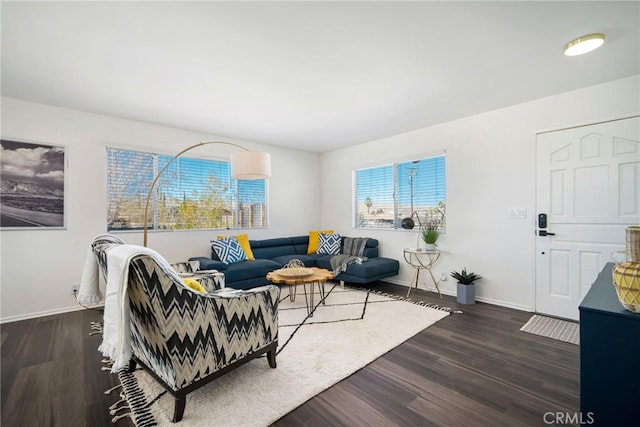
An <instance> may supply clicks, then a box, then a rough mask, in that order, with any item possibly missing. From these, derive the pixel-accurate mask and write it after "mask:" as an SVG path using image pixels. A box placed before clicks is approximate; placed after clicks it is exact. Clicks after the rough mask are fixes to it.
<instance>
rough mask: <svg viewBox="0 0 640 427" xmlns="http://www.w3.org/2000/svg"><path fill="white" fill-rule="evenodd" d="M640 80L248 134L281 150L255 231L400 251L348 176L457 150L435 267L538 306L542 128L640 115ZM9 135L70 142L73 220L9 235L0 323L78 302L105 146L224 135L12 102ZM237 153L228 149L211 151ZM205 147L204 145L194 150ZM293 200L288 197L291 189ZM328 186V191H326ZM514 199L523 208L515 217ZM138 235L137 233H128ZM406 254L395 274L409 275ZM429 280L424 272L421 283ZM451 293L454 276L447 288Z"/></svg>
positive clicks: (520, 304)
mask: <svg viewBox="0 0 640 427" xmlns="http://www.w3.org/2000/svg"><path fill="white" fill-rule="evenodd" d="M639 99H640V76H634V77H630V78H627V79H622V80H617V81H613V82H610V83H607V84H603V85H598V86H593V87H590V88H586V89H582V90H578V91H574V92H569V93H565V94H560V95H557V96H553V97H549V98H544V99H540V100H537V101H534V102H529V103H525V104H520V105H516V106H513V107H509V108H504V109H501V110H496V111H491V112H487V113H484V114H480V115H476V116H473V117H468V118H464V119H460V120H456V121H452V122H448V123H444V124H441V125H437V126H432V127H429V128H424V129H420V130H416V131H414V132H410V133H406V134H402V135H397V136H394V137H390V138H386V139H383V140H379V141H373V142H369V143H366V144H362V145H358V146H356V147H352V148H348V149H344V150H339V151H335V152H331V153H327V154H324V155H322V156H318V155H316V154H312V153H306V152H301V151H293V150H288V149H283V148H278V147H273V146H265V145H261V144H255V143H251V142H247V141H235V142H239V143H241V144H242V145H244V146H246V147H247V148H252V149H258V150H264V151H268V152H270V153H271V155H272V167H273V177H272V178H271V180H270V183H269V190H270V191H269V202H270V210H269V218H270V225H269V228H268V229H266V230H252V231H250V232H249V235H250V237H251V238H255V239H259V238H266V237H278V236H287V235H289V236H290V235H297V234H306V233H307V232H308V230H309V229H315V228H320V227H321V228H334V229H335V230H337V231H339V232H341V233H343V234H346V235H350V236H365V235H366V236H371V237H376V238H378V239H380V241H381V248H380V249H381V255H382V256H388V257H392V258H396V259H399V260H402V249H403V248H404V247H410V246H415V243H416V238H415V232H408V231H361V230H354V229H352V226H351V216H352V208H351V172H352V170H353V169H354V168H358V167H362V166H370V165H376V164H380V163H386V162H389V161H395V160H413V159H416V158H421V157H425V156H429V155H434V154H439V153H441V152H442V150H446V152H447V195H448V197H447V211H448V217H447V224H448V230H447V233H446V235H443V236H442V237H441V238H440V241H439V244H440V248H441V249H442V250H443V251H444V254H443V256H442V258H441V259H440V260H439V261H438V263H437V264H436V266H435V268H434V271H435V273H436V275H437V276H440V274H441V273H443V272H449V271H451V270H452V269H457V268H460V267H462V266H466V267H468V268H470V269H472V270H474V271H476V272H478V273H480V274H483V275H484V276H485V277H486V278H485V280H483V281H482V282H480V286H479V288H478V296H479V299H481V300H485V301H489V302H494V303H498V304H501V305H506V306H511V307H516V308H520V309H524V310H532V309H533V292H534V285H533V284H534V254H533V249H534V239H535V236H534V218H535V214H536V212H535V211H534V208H535V199H534V189H535V133H536V132H537V131H540V130H550V129H554V128H560V127H565V126H568V125H576V124H586V123H590V122H594V121H599V120H602V119H608V118H615V117H619V116H621V115H624V114H629V113H637V112H638V111H640V105H639V104H640V101H639ZM2 137H3V138H8V139H11V138H15V139H18V140H26V141H34V142H42V143H50V144H59V145H64V146H66V147H67V157H68V161H69V164H68V168H67V171H66V179H67V194H66V197H67V205H66V208H67V228H66V229H65V230H3V231H0V240H1V242H0V259H1V263H2V265H1V267H2V271H1V274H0V279H1V283H0V285H1V288H2V292H1V299H2V301H1V304H0V308H1V310H2V311H1V312H0V321H1V322H5V321H11V320H17V319H21V318H26V317H32V316H39V315H44V314H52V313H56V312H60V311H65V310H69V309H73V308H74V307H76V305H75V302H74V300H73V298H72V297H71V295H70V289H71V285H72V284H77V283H78V281H79V278H80V273H81V270H82V263H83V261H84V257H85V254H86V250H87V246H88V244H89V242H90V241H91V239H92V238H93V237H94V236H95V235H96V234H99V233H103V232H105V230H106V194H105V187H106V186H105V146H106V145H113V146H121V147H130V148H150V149H153V150H162V151H165V152H167V153H168V154H170V153H173V152H176V151H178V150H180V149H182V148H184V147H186V146H187V145H190V144H193V143H196V142H198V141H209V140H215V139H220V138H218V137H216V136H215V135H204V134H200V133H196V132H190V131H185V130H180V129H174V128H168V127H162V126H157V125H152V124H147V123H139V122H133V121H128V120H122V119H118V118H113V117H106V116H100V115H95V114H90V113H83V112H78V111H72V110H67V109H62V108H56V107H51V106H45V105H41V104H34V103H29V102H24V101H20V100H15V99H9V98H2ZM208 149H213V150H214V151H213V152H215V154H216V155H217V154H220V155H227V154H228V152H223V150H224V148H223V147H222V146H210V147H203V148H202V150H205V151H206V150H208ZM194 153H195V152H194ZM293 195H295V196H296V203H295V204H294V203H291V200H292V196H293ZM318 195H319V196H320V197H318ZM512 207H517V208H525V209H526V210H527V218H526V219H524V220H512V219H509V218H508V213H509V209H510V208H512ZM214 234H217V233H214V232H198V231H185V232H161V233H151V234H150V236H149V246H150V247H152V248H154V249H156V250H158V251H159V252H160V253H162V254H163V255H164V256H165V257H166V258H167V259H168V260H169V261H178V260H183V259H186V258H188V257H189V256H193V255H205V254H207V253H209V245H208V241H209V239H210V238H211V237H212V235H214ZM121 236H122V237H123V238H124V239H125V240H126V241H127V242H128V243H134V244H141V242H142V234H141V233H124V234H121ZM411 275H412V271H411V270H410V269H409V268H408V267H407V266H406V265H405V264H404V263H403V262H401V271H400V275H399V276H397V277H396V278H394V279H392V281H394V282H396V283H399V284H404V285H408V283H409V282H410V280H411ZM422 283H423V284H422V286H424V282H422ZM441 285H442V288H443V290H444V291H445V293H449V294H454V293H455V290H454V285H455V284H454V283H453V281H452V280H451V279H449V281H447V282H444V283H442V284H441Z"/></svg>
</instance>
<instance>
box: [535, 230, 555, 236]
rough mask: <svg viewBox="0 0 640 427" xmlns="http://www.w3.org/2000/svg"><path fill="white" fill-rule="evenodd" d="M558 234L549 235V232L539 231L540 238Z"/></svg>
mask: <svg viewBox="0 0 640 427" xmlns="http://www.w3.org/2000/svg"><path fill="white" fill-rule="evenodd" d="M555 235H556V233H549V232H548V231H547V230H538V236H555Z"/></svg>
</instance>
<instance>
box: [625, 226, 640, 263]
mask: <svg viewBox="0 0 640 427" xmlns="http://www.w3.org/2000/svg"><path fill="white" fill-rule="evenodd" d="M626 249H627V250H626V254H627V261H628V262H640V225H630V226H628V227H627V230H626Z"/></svg>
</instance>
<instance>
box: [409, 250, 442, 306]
mask: <svg viewBox="0 0 640 427" xmlns="http://www.w3.org/2000/svg"><path fill="white" fill-rule="evenodd" d="M438 258H440V251H439V250H437V249H429V250H427V249H422V248H405V249H404V260H405V261H406V262H407V264H409V265H410V266H411V267H413V268H414V269H415V270H416V272H415V274H414V276H413V277H414V279H413V284H412V285H411V286H409V290H408V291H407V298H409V294H410V293H411V288H413V287H415V288H416V289H418V282H419V281H420V271H422V270H427V271H428V272H429V275H430V276H431V280H432V281H433V284H434V285H435V287H436V290H437V291H438V295H440V298H442V293H440V288H439V287H438V283H439V282H438V281H437V280H436V278H435V277H433V273H432V272H431V267H433V264H434V263H435V262H436V261H437V260H438Z"/></svg>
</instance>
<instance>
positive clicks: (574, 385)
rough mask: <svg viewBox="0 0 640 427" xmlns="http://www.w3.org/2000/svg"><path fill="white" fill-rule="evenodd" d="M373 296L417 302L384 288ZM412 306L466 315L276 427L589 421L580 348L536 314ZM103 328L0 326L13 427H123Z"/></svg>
mask: <svg viewBox="0 0 640 427" xmlns="http://www.w3.org/2000/svg"><path fill="white" fill-rule="evenodd" d="M374 288H375V289H380V290H384V291H386V292H389V293H397V294H399V295H403V294H404V293H406V288H404V287H401V286H396V285H392V284H388V283H383V282H381V283H379V284H378V285H376V286H375V287H374ZM412 298H413V299H416V300H418V299H420V300H424V301H429V302H435V303H438V304H441V305H444V306H448V307H451V308H454V309H461V310H462V311H464V314H454V315H451V316H448V317H447V318H445V319H443V320H442V321H440V322H438V323H436V324H435V325H433V326H431V327H430V328H427V329H426V330H424V331H422V332H421V333H419V334H418V335H416V336H415V337H413V338H412V339H410V340H408V341H406V342H405V343H404V344H402V345H400V346H399V347H397V348H395V349H394V350H392V351H390V352H389V353H387V354H385V355H384V356H382V357H381V358H379V359H377V360H375V361H374V362H373V363H371V364H370V365H368V366H366V367H365V368H363V369H362V370H360V371H358V372H356V373H355V374H354V375H352V376H350V377H349V378H347V379H345V380H344V381H341V382H340V383H338V384H336V385H335V386H333V387H331V388H330V389H328V390H326V391H325V392H323V393H321V394H319V395H317V396H315V397H314V398H312V399H310V400H309V401H307V402H306V403H305V404H304V405H302V406H300V407H299V408H297V409H296V410H294V411H292V412H291V413H289V414H287V415H286V416H284V417H283V418H281V419H280V420H278V421H277V422H276V423H275V424H274V426H276V427H290V426H431V425H433V426H436V425H438V426H445V425H446V426H484V425H487V426H495V425H501V426H519V425H522V426H545V425H548V424H546V423H545V419H543V417H544V414H545V413H547V412H554V413H555V412H562V413H570V414H573V413H575V412H577V411H579V347H578V346H575V345H572V344H568V343H563V342H560V341H555V340H551V339H548V338H543V337H538V336H535V335H531V334H527V333H524V332H520V331H519V329H520V327H521V326H522V325H523V324H524V323H525V322H526V321H527V320H528V319H529V317H530V313H525V312H521V311H517V310H511V309H508V308H504V307H498V306H493V305H489V304H482V303H478V304H476V305H472V306H458V305H457V304H456V303H455V298H453V297H448V296H445V297H444V300H443V301H441V300H440V299H439V298H438V297H437V295H436V294H433V293H432V292H428V291H418V292H417V293H414V292H413V291H412ZM100 319H101V313H99V312H95V311H89V310H83V311H78V312H71V313H66V314H61V315H56V316H48V317H43V318H39V319H32V320H25V321H20V322H13V323H8V324H4V325H2V326H1V337H2V344H1V348H0V349H1V353H2V360H1V362H2V365H1V370H2V383H1V392H2V395H1V399H2V407H1V412H2V417H1V421H2V423H1V424H2V426H3V427H13V426H29V427H34V426H65V427H71V426H92V427H93V426H95V427H100V426H109V425H113V424H112V423H111V416H110V415H109V413H108V406H109V405H111V404H112V403H114V402H115V401H117V400H118V399H119V396H118V395H117V393H112V394H111V395H105V394H104V391H105V390H107V389H109V388H111V387H112V386H114V385H116V384H117V377H116V376H115V375H112V374H110V373H108V372H106V371H101V370H100V368H101V362H100V360H101V356H100V355H99V354H98V352H97V347H98V345H99V342H100V337H99V336H98V335H93V336H89V333H90V332H91V330H90V327H89V324H90V322H91V321H97V320H100ZM389 320H390V321H393V319H389ZM353 350H354V351H357V349H353ZM186 410H187V411H188V410H189V398H188V397H187V409H186ZM547 420H549V418H547ZM115 425H116V427H125V426H131V425H132V424H131V422H130V421H129V420H128V419H123V420H120V421H118V422H117V423H116V424H115ZM177 425H179V424H177Z"/></svg>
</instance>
